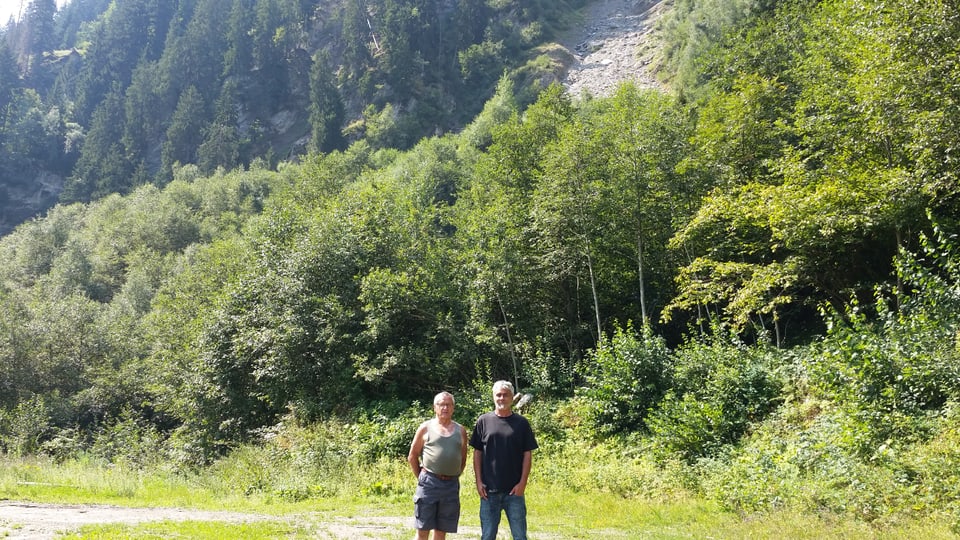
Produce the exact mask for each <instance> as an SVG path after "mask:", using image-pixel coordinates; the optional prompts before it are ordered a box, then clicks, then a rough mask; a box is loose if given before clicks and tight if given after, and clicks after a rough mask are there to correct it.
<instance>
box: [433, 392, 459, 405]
mask: <svg viewBox="0 0 960 540" xmlns="http://www.w3.org/2000/svg"><path fill="white" fill-rule="evenodd" d="M447 396H449V397H450V403H453V404H456V402H457V401H456V400H455V399H453V394H451V393H450V392H440V393H439V394H437V395H435V396H433V404H434V405H436V404H438V403H440V400H441V399H443V398H445V397H447Z"/></svg>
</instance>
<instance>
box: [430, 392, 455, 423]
mask: <svg viewBox="0 0 960 540" xmlns="http://www.w3.org/2000/svg"><path fill="white" fill-rule="evenodd" d="M433 412H434V413H436V415H437V418H439V419H441V420H449V419H450V418H452V417H453V399H452V398H450V396H443V397H442V398H440V399H439V400H438V401H436V402H435V403H434V404H433Z"/></svg>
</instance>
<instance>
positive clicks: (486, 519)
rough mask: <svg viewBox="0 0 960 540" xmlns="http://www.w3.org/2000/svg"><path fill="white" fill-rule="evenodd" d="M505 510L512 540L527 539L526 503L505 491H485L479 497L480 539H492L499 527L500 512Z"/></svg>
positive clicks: (521, 498)
mask: <svg viewBox="0 0 960 540" xmlns="http://www.w3.org/2000/svg"><path fill="white" fill-rule="evenodd" d="M501 511H503V512H506V514H507V522H508V523H510V533H511V534H513V540H527V503H526V502H525V500H524V498H523V497H518V496H516V495H509V494H507V493H489V492H488V493H487V498H486V499H480V540H494V539H495V538H496V537H497V529H498V528H499V527H500V513H501Z"/></svg>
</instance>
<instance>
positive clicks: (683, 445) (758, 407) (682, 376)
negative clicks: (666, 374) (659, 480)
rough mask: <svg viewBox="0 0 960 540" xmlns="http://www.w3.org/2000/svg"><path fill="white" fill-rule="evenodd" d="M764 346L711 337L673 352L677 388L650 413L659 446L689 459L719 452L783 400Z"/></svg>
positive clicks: (649, 420)
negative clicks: (749, 345) (748, 345)
mask: <svg viewBox="0 0 960 540" xmlns="http://www.w3.org/2000/svg"><path fill="white" fill-rule="evenodd" d="M773 357H774V356H773V355H772V354H770V353H768V352H767V351H766V350H765V349H764V348H762V347H761V346H756V347H746V346H743V345H741V344H738V343H736V342H731V343H725V342H723V341H722V340H721V339H720V338H717V337H712V338H705V339H704V340H699V341H697V340H695V341H691V342H690V343H688V344H687V345H685V346H684V347H683V348H681V349H679V350H678V351H677V352H676V354H675V355H674V368H673V370H672V377H671V379H672V382H673V389H672V390H670V391H669V392H668V393H667V394H666V396H665V397H664V399H663V401H662V402H661V403H660V406H659V408H656V409H654V410H653V411H652V412H651V413H650V416H649V417H648V418H647V421H646V422H647V427H648V428H649V430H650V432H651V434H652V435H653V438H654V442H655V447H656V448H657V449H658V450H660V451H662V452H665V453H667V454H676V455H679V456H680V457H681V458H683V459H684V460H686V461H688V462H693V461H695V460H697V459H698V458H701V457H707V456H713V455H716V454H717V453H718V452H719V451H720V450H721V449H722V448H723V447H724V446H725V445H728V444H732V443H734V442H736V441H737V440H738V439H739V438H740V437H741V436H742V435H743V434H744V433H746V432H747V430H748V429H749V427H750V426H751V425H753V424H755V423H758V422H760V421H761V420H763V419H764V418H765V417H766V416H767V415H768V414H769V413H770V412H772V411H773V410H774V409H775V408H776V406H777V405H778V403H779V401H780V390H781V388H782V384H781V381H780V380H779V378H778V376H777V374H776V373H775V370H774V368H775V366H774V365H773V362H772V358H773Z"/></svg>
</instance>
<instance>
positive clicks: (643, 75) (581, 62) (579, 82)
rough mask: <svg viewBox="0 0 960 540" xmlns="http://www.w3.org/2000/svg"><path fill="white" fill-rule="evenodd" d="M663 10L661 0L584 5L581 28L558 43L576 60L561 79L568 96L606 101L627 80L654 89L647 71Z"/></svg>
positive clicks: (617, 0)
mask: <svg viewBox="0 0 960 540" xmlns="http://www.w3.org/2000/svg"><path fill="white" fill-rule="evenodd" d="M664 7H665V6H664V1H663V0H597V1H596V2H593V3H592V4H590V5H589V6H587V8H586V10H585V13H584V25H583V27H582V28H578V29H576V30H573V31H571V32H570V33H569V34H568V35H567V36H565V37H564V38H563V39H561V45H563V46H565V47H566V48H567V49H568V50H569V51H570V52H571V53H573V55H574V56H575V58H576V61H575V62H574V64H573V65H571V66H570V69H569V71H568V72H567V74H566V77H565V78H564V80H563V84H564V86H566V87H567V89H568V90H569V92H570V94H571V95H573V96H579V95H581V94H582V93H583V92H589V93H590V94H591V95H593V96H596V97H607V96H610V95H611V94H612V93H613V92H614V91H615V90H616V88H617V86H618V85H619V84H620V83H622V82H626V81H633V82H634V83H635V84H636V85H637V86H639V87H641V88H657V87H659V84H658V83H657V81H656V79H655V78H654V76H653V73H652V72H651V71H652V66H653V59H654V54H655V51H656V47H655V45H654V44H653V39H652V38H653V32H654V29H655V27H656V22H657V20H658V18H659V17H660V14H661V13H662V12H663V9H664Z"/></svg>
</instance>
